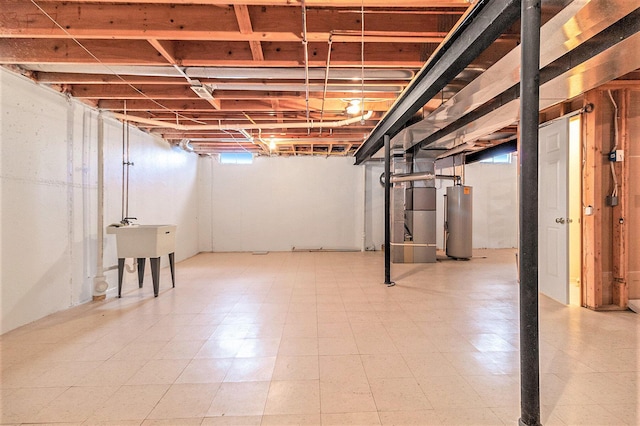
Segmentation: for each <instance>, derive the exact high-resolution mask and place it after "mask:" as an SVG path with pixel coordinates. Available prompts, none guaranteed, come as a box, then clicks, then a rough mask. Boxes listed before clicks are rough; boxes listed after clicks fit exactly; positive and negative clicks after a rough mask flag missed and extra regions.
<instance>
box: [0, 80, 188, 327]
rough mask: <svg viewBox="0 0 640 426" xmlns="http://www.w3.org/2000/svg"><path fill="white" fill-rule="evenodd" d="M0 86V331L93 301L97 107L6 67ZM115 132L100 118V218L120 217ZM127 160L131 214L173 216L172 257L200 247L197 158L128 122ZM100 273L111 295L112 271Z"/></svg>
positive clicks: (167, 219)
mask: <svg viewBox="0 0 640 426" xmlns="http://www.w3.org/2000/svg"><path fill="white" fill-rule="evenodd" d="M0 94H1V99H0V120H1V121H0V140H1V149H2V156H1V161H0V191H1V194H2V196H1V198H0V200H1V201H0V203H1V204H0V207H1V209H0V215H1V216H0V237H1V241H2V245H1V248H0V256H1V273H0V296H1V302H0V318H1V321H0V333H4V332H6V331H8V330H11V329H14V328H16V327H18V326H20V325H23V324H26V323H29V322H31V321H34V320H37V319H39V318H41V317H43V316H46V315H48V314H50V313H53V312H56V311H59V310H62V309H66V308H69V307H71V306H75V305H78V304H80V303H83V302H86V301H88V300H91V297H92V295H93V284H92V280H93V277H94V276H95V273H96V264H97V244H96V238H97V232H98V231H97V229H96V221H97V202H96V198H97V113H96V112H95V111H93V110H91V109H89V108H87V107H86V106H84V105H82V104H80V103H78V102H75V101H69V100H67V98H66V97H65V96H63V95H60V94H58V93H55V92H53V91H51V90H48V89H45V88H42V87H39V86H37V85H35V84H33V83H32V82H30V81H28V80H27V79H25V78H23V77H20V76H16V75H14V74H12V73H9V72H8V71H6V70H3V69H0ZM121 135H122V132H121V125H120V124H116V123H115V122H112V121H108V120H107V121H105V139H106V142H105V145H106V149H105V151H106V160H105V166H106V183H105V207H106V208H105V224H109V223H111V222H118V221H119V220H120V199H121V192H120V191H121V170H122V169H121V164H122V157H121V144H122V136H121ZM131 158H132V160H133V161H134V162H135V166H134V167H133V168H132V173H131V186H130V191H131V195H130V213H131V214H132V215H133V216H137V217H138V218H139V219H140V221H141V222H143V223H175V224H177V225H178V231H177V240H178V241H177V248H176V257H177V259H178V260H180V259H184V258H186V257H190V256H192V255H194V254H195V253H197V251H198V237H197V220H196V219H197V179H196V177H197V173H196V171H197V157H196V156H195V155H194V154H188V153H185V152H181V151H178V150H176V149H171V148H170V147H169V145H168V144H167V143H166V142H163V141H161V140H158V139H156V138H153V137H151V136H149V135H146V134H144V133H142V132H139V131H136V130H132V132H131ZM113 238H114V237H113V236H112V235H109V236H107V239H106V246H105V256H104V259H105V266H111V265H115V264H116V260H117V259H116V254H115V241H113V240H112V239H113ZM129 275H131V277H128V278H130V279H131V281H130V282H131V283H133V274H129ZM107 280H108V282H109V285H110V291H109V295H112V294H113V293H114V291H115V288H116V287H117V278H116V273H115V271H111V272H109V273H108V274H107ZM125 285H126V284H125ZM161 286H162V283H161ZM150 295H152V293H151V292H150Z"/></svg>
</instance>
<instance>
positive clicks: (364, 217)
mask: <svg viewBox="0 0 640 426" xmlns="http://www.w3.org/2000/svg"><path fill="white" fill-rule="evenodd" d="M366 250H367V166H366V165H362V247H361V251H366Z"/></svg>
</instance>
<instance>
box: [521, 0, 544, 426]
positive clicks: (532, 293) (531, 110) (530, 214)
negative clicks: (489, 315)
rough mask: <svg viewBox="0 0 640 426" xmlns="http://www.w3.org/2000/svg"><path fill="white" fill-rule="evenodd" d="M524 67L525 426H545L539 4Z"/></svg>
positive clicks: (529, 8)
mask: <svg viewBox="0 0 640 426" xmlns="http://www.w3.org/2000/svg"><path fill="white" fill-rule="evenodd" d="M521 7H522V9H521V19H520V21H521V29H520V39H521V45H520V46H521V49H522V50H521V52H522V56H521V63H520V155H519V158H520V256H519V259H520V277H519V278H520V420H519V424H520V426H538V425H540V343H539V331H538V123H539V121H538V120H539V118H538V117H539V105H540V101H539V100H540V0H522V6H521Z"/></svg>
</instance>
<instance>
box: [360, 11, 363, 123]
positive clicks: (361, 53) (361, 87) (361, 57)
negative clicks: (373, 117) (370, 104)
mask: <svg viewBox="0 0 640 426" xmlns="http://www.w3.org/2000/svg"><path fill="white" fill-rule="evenodd" d="M360 64H361V67H360V71H361V72H360V89H361V93H360V107H361V108H362V111H364V0H361V1H360ZM362 121H364V120H362Z"/></svg>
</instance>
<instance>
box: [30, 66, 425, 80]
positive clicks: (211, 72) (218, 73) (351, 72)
mask: <svg viewBox="0 0 640 426" xmlns="http://www.w3.org/2000/svg"><path fill="white" fill-rule="evenodd" d="M20 67H22V68H24V69H27V70H31V71H42V72H63V73H74V74H118V75H135V76H153V77H181V78H184V76H185V75H186V76H188V77H189V78H194V79H196V78H220V79H228V80H243V79H260V80H277V79H283V80H304V79H305V73H304V68H293V67H292V68H279V67H260V68H241V67H186V68H179V69H176V68H174V67H172V66H144V65H109V66H106V65H101V64H95V65H94V64H21V65H20ZM325 72H326V70H325V69H324V68H310V69H309V78H310V79H312V80H322V81H324V79H325ZM361 74H362V72H361V70H360V68H352V69H332V70H330V71H329V80H344V81H353V80H354V79H358V81H360V78H361ZM413 76H414V72H413V71H411V70H404V69H380V68H378V69H371V68H369V69H365V70H364V79H365V81H366V80H407V81H408V80H411V79H412V78H413Z"/></svg>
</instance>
